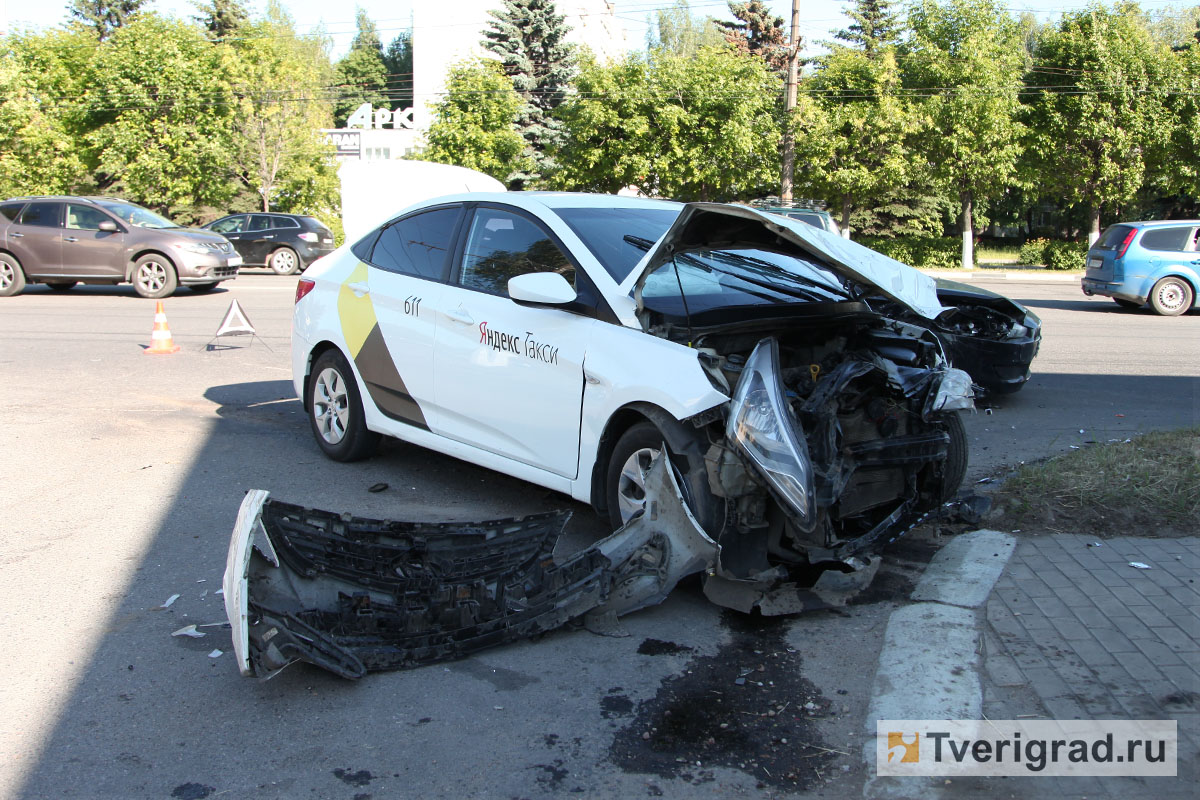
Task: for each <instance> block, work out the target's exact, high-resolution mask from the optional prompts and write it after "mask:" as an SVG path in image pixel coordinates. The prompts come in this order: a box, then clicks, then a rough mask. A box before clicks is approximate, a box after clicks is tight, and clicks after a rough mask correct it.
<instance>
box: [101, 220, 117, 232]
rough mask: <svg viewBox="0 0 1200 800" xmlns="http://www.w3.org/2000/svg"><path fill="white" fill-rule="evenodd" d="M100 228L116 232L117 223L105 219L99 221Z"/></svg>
mask: <svg viewBox="0 0 1200 800" xmlns="http://www.w3.org/2000/svg"><path fill="white" fill-rule="evenodd" d="M100 230H102V231H108V232H109V233H116V232H117V223H115V222H113V221H112V220H111V219H106V220H104V221H102V222H101V223H100Z"/></svg>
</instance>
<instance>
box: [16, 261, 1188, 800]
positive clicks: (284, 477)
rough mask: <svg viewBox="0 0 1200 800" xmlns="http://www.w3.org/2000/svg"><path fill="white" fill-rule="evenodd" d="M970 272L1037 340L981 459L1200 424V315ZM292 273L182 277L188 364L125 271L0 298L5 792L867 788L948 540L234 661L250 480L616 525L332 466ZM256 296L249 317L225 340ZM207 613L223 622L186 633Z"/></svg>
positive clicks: (419, 512)
mask: <svg viewBox="0 0 1200 800" xmlns="http://www.w3.org/2000/svg"><path fill="white" fill-rule="evenodd" d="M977 282H978V283H980V284H981V285H987V286H988V287H989V288H993V289H996V290H998V291H1002V292H1005V293H1007V294H1010V295H1011V296H1013V297H1016V298H1018V299H1020V300H1021V301H1023V302H1025V303H1026V304H1027V305H1029V306H1030V307H1031V308H1033V309H1035V310H1036V311H1037V313H1038V314H1040V315H1041V316H1042V318H1043V320H1044V324H1045V341H1044V344H1043V347H1042V352H1041V354H1040V355H1039V357H1038V360H1037V361H1036V362H1035V364H1034V368H1035V375H1034V378H1033V380H1032V381H1031V382H1030V384H1029V385H1028V386H1027V387H1026V388H1025V389H1024V390H1023V391H1021V392H1020V393H1018V394H1017V395H1015V396H1012V397H1008V398H1003V399H1002V400H998V401H995V402H994V403H993V404H992V409H993V410H992V413H990V414H987V413H984V412H980V413H978V414H976V415H973V416H971V417H969V418H968V419H967V427H968V433H969V436H970V438H971V442H972V448H973V449H972V465H971V468H970V479H971V480H977V479H978V478H980V477H982V476H986V475H992V474H1000V473H1003V471H1004V470H1005V469H1006V468H1007V467H1009V466H1011V465H1013V464H1015V463H1017V462H1019V461H1023V460H1030V459H1036V458H1042V457H1045V456H1047V455H1052V454H1055V453H1058V452H1064V451H1066V450H1068V449H1069V448H1070V447H1071V446H1072V445H1075V446H1081V445H1082V444H1083V443H1085V442H1087V441H1099V442H1103V441H1107V440H1109V439H1124V438H1125V437H1127V436H1129V435H1131V434H1133V433H1135V432H1139V431H1146V430H1151V429H1160V428H1178V427H1183V426H1188V425H1195V424H1197V423H1198V422H1200V388H1198V387H1200V314H1196V313H1193V314H1190V315H1188V316H1186V317H1184V318H1177V319H1164V318H1159V317H1155V316H1152V315H1150V314H1149V313H1148V312H1131V311H1125V310H1122V309H1119V308H1118V307H1117V306H1116V305H1115V304H1114V303H1112V302H1111V301H1108V300H1102V299H1098V298H1096V299H1089V298H1085V297H1084V296H1083V295H1082V294H1081V293H1080V292H1079V289H1078V285H1077V284H1076V283H1074V282H1018V281H1000V280H989V279H982V280H978V281H977ZM224 287H228V288H224ZM293 287H294V280H290V279H286V278H278V277H275V276H272V275H265V274H259V275H243V276H242V277H240V278H239V279H238V280H237V281H236V282H233V283H231V284H223V287H222V289H219V290H218V291H216V292H213V293H211V294H208V295H195V294H191V293H190V292H188V291H186V290H181V291H180V292H179V293H178V295H177V296H175V297H173V298H170V299H169V300H167V301H166V310H167V314H168V319H169V322H170V327H171V331H172V333H173V335H174V338H175V341H176V343H178V344H180V345H181V346H182V350H181V351H180V352H179V353H176V354H174V355H169V356H146V355H143V354H142V350H143V348H144V347H146V346H148V344H149V342H150V333H151V329H152V327H153V313H154V303H153V302H152V301H148V300H143V299H140V298H138V297H136V296H135V295H134V294H133V292H132V290H131V289H130V288H129V287H115V288H103V287H79V288H78V289H76V290H74V291H72V292H69V293H66V294H58V293H52V292H50V291H49V290H48V289H46V288H45V287H40V286H34V287H30V288H29V289H27V290H26V292H25V293H24V294H22V295H21V296H19V297H16V298H8V299H4V300H2V301H0V341H3V342H4V347H3V348H2V349H0V375H3V377H4V381H3V385H4V387H5V389H6V392H7V394H6V396H7V397H8V400H7V402H6V404H5V406H6V410H7V414H6V419H7V423H6V425H5V434H6V436H5V442H4V446H3V448H2V449H0V476H2V481H3V482H2V483H0V486H2V487H3V488H0V520H2V521H3V530H4V535H3V536H2V537H0V587H2V588H3V591H2V592H0V620H2V622H0V626H3V627H2V631H3V637H2V639H0V641H3V642H4V646H3V648H2V649H0V677H2V680H0V719H2V720H4V724H3V725H0V797H79V798H110V797H111V798H133V797H138V798H140V797H163V798H171V797H174V798H202V797H217V796H231V797H248V796H253V797H266V798H271V797H279V798H294V797H301V796H306V797H307V796H312V797H329V798H340V797H344V798H347V800H349V799H350V798H365V797H376V798H382V797H405V798H407V797H456V798H457V797H497V798H499V797H506V798H507V797H529V798H537V797H550V796H556V795H559V794H571V793H576V792H581V793H583V794H584V795H585V796H589V797H622V798H624V797H638V796H666V797H718V796H719V797H725V796H731V795H736V796H746V797H778V796H799V795H804V794H807V793H816V792H822V793H823V795H824V796H826V797H843V796H845V797H849V796H861V789H862V782H863V780H864V779H865V777H866V775H865V772H864V768H863V766H862V764H861V758H860V756H859V755H858V753H859V752H861V751H860V749H859V748H858V747H856V742H857V741H858V740H857V739H856V738H855V737H856V736H861V734H860V733H858V732H859V731H861V729H862V721H863V717H864V715H865V713H866V711H865V707H866V702H867V692H868V689H869V686H870V684H871V681H872V678H873V676H874V671H875V665H876V659H877V656H878V653H879V648H880V638H881V636H882V632H883V630H882V628H883V624H884V621H885V620H886V618H887V614H888V613H889V612H890V611H891V609H892V608H893V607H895V600H894V598H897V597H899V596H901V595H902V594H903V593H904V591H903V590H904V589H905V588H906V587H908V586H911V581H912V579H913V577H915V575H917V574H918V573H919V571H920V568H921V566H922V563H923V562H924V561H925V560H927V559H928V557H929V556H930V554H931V548H930V546H929V544H928V542H917V541H913V542H906V541H905V540H902V541H901V542H900V543H899V545H898V546H897V547H896V548H895V549H894V550H893V551H892V552H891V554H890V556H891V561H890V563H889V565H888V567H887V569H886V574H881V577H882V579H881V580H880V581H877V585H876V586H875V587H874V588H873V590H872V592H870V593H869V594H870V596H869V597H868V598H866V599H867V600H868V602H865V603H864V604H861V605H857V606H854V607H852V608H849V609H846V610H843V611H838V612H818V613H815V614H811V615H808V616H805V617H801V618H797V619H789V620H781V621H775V622H772V623H768V624H764V625H758V626H754V625H748V624H747V623H746V621H745V620H741V619H739V618H737V617H736V616H735V615H730V614H723V613H721V612H720V611H719V610H718V609H716V608H715V607H713V606H711V605H710V604H708V603H707V602H706V601H705V599H704V598H703V595H701V594H700V592H699V591H698V589H697V586H696V585H695V584H685V585H684V586H681V587H680V588H679V590H678V591H677V592H676V593H675V594H674V595H673V596H672V597H671V598H670V599H669V600H668V601H667V602H666V603H665V604H663V605H662V606H660V607H659V608H655V609H651V610H648V611H645V612H641V613H639V614H635V615H632V616H630V617H627V618H626V619H625V621H624V624H625V627H626V628H627V629H628V631H629V633H630V634H631V635H630V636H629V637H626V638H605V637H599V636H595V635H593V634H590V633H587V632H584V631H580V630H572V631H562V632H558V633H555V634H552V635H549V636H546V637H544V638H542V639H541V640H539V641H532V642H524V643H521V644H516V645H512V646H508V647H504V648H500V649H496V650H492V651H488V652H485V653H483V654H480V655H478V656H476V657H473V658H469V659H466V660H463V661H459V662H455V663H452V664H448V665H445V666H441V665H439V666H434V667H427V668H423V669H418V670H413V671H408V672H402V673H391V674H384V675H373V676H370V677H368V678H367V679H365V680H363V681H361V682H358V683H349V682H345V681H341V680H339V679H336V678H332V677H331V676H329V675H327V674H325V673H322V672H320V671H317V670H313V669H308V668H306V667H303V666H299V667H293V668H290V669H289V670H286V671H285V672H284V673H283V674H281V675H280V676H279V677H277V678H276V679H274V680H272V681H270V682H267V683H260V682H257V681H255V680H252V679H247V678H242V677H239V676H238V674H237V672H236V669H235V667H234V665H233V661H232V658H231V654H230V652H229V651H230V647H229V640H228V633H227V631H225V630H224V629H222V628H221V627H220V623H221V622H223V620H224V610H223V606H222V603H221V598H220V597H219V596H217V595H215V590H216V589H218V588H219V586H220V579H221V574H222V571H223V569H224V559H225V548H226V546H227V543H228V536H229V531H230V528H231V526H232V523H233V519H234V515H235V514H236V510H237V506H238V503H239V502H240V499H241V497H242V494H243V492H244V491H245V490H246V489H248V488H263V489H268V490H270V491H271V492H272V494H273V495H274V496H276V497H278V498H279V499H282V500H287V501H291V502H297V503H303V504H306V505H312V506H317V507H323V508H330V509H336V510H347V511H353V512H354V513H357V514H364V515H372V516H383V517H395V518H409V519H430V520H471V519H480V518H495V517H497V516H503V515H512V514H523V513H530V512H533V511H539V510H546V509H550V508H559V507H569V508H572V509H573V510H574V511H575V512H576V513H575V516H574V517H573V519H572V522H571V524H570V526H569V532H570V534H571V536H570V539H571V542H572V543H575V544H580V543H586V542H588V541H590V540H591V539H594V538H595V537H598V536H600V535H602V534H603V528H602V527H601V526H600V524H599V523H598V521H597V520H596V519H595V518H594V515H592V514H591V512H590V511H589V510H588V509H586V508H584V507H582V506H579V505H578V504H573V503H571V502H570V501H569V500H567V499H566V498H564V497H562V496H560V495H555V494H553V493H550V492H547V491H545V490H543V489H540V488H538V487H534V486H531V485H529V484H525V483H522V482H520V481H516V480H513V479H510V478H507V477H504V476H501V475H498V474H496V473H492V472H489V471H487V470H482V469H478V468H475V467H472V466H469V465H466V464H463V463H461V462H457V461H455V460H453V459H449V458H445V457H442V456H438V455H435V454H432V453H429V452H427V451H423V450H419V449H416V448H411V447H405V446H401V445H398V444H391V445H389V446H386V447H385V448H384V450H383V452H382V453H381V454H380V456H378V457H376V458H375V459H372V460H370V461H367V462H363V463H359V464H351V465H343V464H335V463H332V462H330V461H327V460H325V459H324V458H323V457H322V456H321V454H320V452H319V450H318V449H317V447H316V445H315V444H314V443H313V442H312V439H311V436H310V434H309V431H308V427H307V424H306V422H305V419H304V416H303V414H302V411H301V408H300V405H299V403H298V401H297V400H296V399H295V397H294V394H293V391H292V387H291V382H290V369H289V361H288V331H289V326H290V314H291V306H292V301H291V297H292V292H293ZM235 298H236V299H237V300H238V301H239V303H240V304H241V305H242V307H243V308H244V309H245V311H246V313H247V315H248V316H249V318H250V320H251V321H252V323H253V324H254V325H255V326H256V328H257V331H258V335H259V337H260V338H258V339H254V340H252V339H251V338H250V337H240V338H236V339H227V340H224V341H223V342H221V343H218V345H217V346H216V347H215V348H213V349H208V348H207V347H206V345H207V344H208V343H209V342H210V341H211V340H212V337H213V334H214V333H215V331H216V329H217V327H218V325H219V323H220V321H221V318H222V316H223V315H224V313H225V311H226V309H227V308H228V306H229V304H230V301H231V300H233V299H235ZM379 482H384V483H387V484H388V485H389V488H388V489H387V490H386V491H384V492H381V493H378V494H372V493H369V492H367V487H369V486H371V485H372V484H375V483H379ZM176 594H178V595H179V598H178V599H177V600H176V601H175V602H174V603H172V604H171V605H170V607H169V608H160V606H162V605H163V604H164V602H165V601H167V599H168V598H170V597H172V596H173V595H176ZM191 623H197V624H201V625H204V624H215V625H214V626H213V627H208V628H202V629H201V630H204V631H206V632H207V635H206V636H205V637H204V638H201V639H188V638H180V637H174V638H173V637H172V636H171V635H170V634H171V632H172V631H174V630H176V629H178V628H181V627H183V626H185V625H188V624H191ZM216 650H221V651H223V653H222V654H219V655H215V654H214V651H216ZM760 667H761V668H762V669H761V670H760V669H759V668H760ZM739 678H742V679H745V680H742V681H741V683H738V679H739ZM757 684H762V685H761V686H759V685H757ZM806 704H809V705H811V708H810V707H808V705H806ZM781 707H782V708H783V710H782V711H780V710H779V709H780V708H781ZM769 712H770V713H769ZM722 725H723V727H722ZM647 735H648V736H649V738H644V737H645V736H647Z"/></svg>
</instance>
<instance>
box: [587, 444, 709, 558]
mask: <svg viewBox="0 0 1200 800" xmlns="http://www.w3.org/2000/svg"><path fill="white" fill-rule="evenodd" d="M666 438H667V437H665V436H664V435H663V433H662V432H661V431H660V430H659V429H658V427H657V426H656V425H654V423H652V422H639V423H638V424H636V425H634V426H633V427H631V428H630V429H629V430H627V431H625V433H624V434H623V435H622V436H621V438H620V439H618V440H617V444H616V447H614V448H613V452H612V456H611V457H610V458H609V461H608V473H607V480H606V483H605V494H606V497H605V500H606V502H607V505H608V517H609V521H610V522H611V523H612V527H613V529H614V530H615V529H617V528H620V527H621V526H622V525H624V524H626V523H627V522H629V520H631V519H632V518H633V517H634V516H635V515H636V514H637V513H638V512H639V511H641V510H642V509H644V508H645V506H646V475H647V473H648V472H649V470H650V464H651V463H652V462H653V461H654V459H655V458H656V457H657V456H658V454H659V451H660V450H661V449H662V446H663V442H664V440H665V439H666ZM668 454H669V457H670V461H671V464H670V465H671V468H672V469H673V470H674V471H675V479H676V481H677V482H678V483H679V488H680V491H681V492H682V494H683V499H684V502H685V503H687V506H688V508H689V509H690V510H691V512H692V514H693V515H694V516H695V517H696V521H697V522H699V523H700V527H702V528H704V530H705V532H707V533H708V534H709V535H710V536H714V537H715V536H718V535H720V528H721V527H722V524H723V522H724V516H725V505H724V502H723V501H722V500H720V499H719V498H716V497H714V496H713V494H712V492H711V491H710V490H709V488H708V473H707V471H706V469H705V466H704V451H703V448H702V446H701V443H700V442H699V441H698V440H695V441H693V442H691V443H689V446H687V447H686V448H684V452H682V453H676V452H674V451H673V450H670V449H669V450H668Z"/></svg>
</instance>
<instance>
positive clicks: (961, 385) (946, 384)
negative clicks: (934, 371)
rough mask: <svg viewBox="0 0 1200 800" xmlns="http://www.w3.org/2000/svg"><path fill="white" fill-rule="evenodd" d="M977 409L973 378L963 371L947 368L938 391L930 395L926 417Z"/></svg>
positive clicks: (927, 401) (939, 382)
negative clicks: (938, 413)
mask: <svg viewBox="0 0 1200 800" xmlns="http://www.w3.org/2000/svg"><path fill="white" fill-rule="evenodd" d="M974 407H975V391H974V390H973V389H972V388H971V376H970V375H968V374H967V373H965V372H963V371H962V370H961V369H954V368H952V367H951V368H947V369H946V371H945V372H943V373H942V379H941V380H940V381H938V385H937V391H936V392H932V393H931V394H929V395H928V398H927V400H926V409H925V415H926V416H928V415H929V414H934V413H937V412H939V411H966V410H969V409H972V408H974Z"/></svg>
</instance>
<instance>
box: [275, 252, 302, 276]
mask: <svg viewBox="0 0 1200 800" xmlns="http://www.w3.org/2000/svg"><path fill="white" fill-rule="evenodd" d="M267 266H269V267H270V268H271V270H272V271H273V272H274V273H275V274H276V275H295V274H296V272H297V271H298V270H299V269H300V256H298V255H296V251H295V250H293V249H292V248H290V247H281V248H279V249H278V250H276V251H275V252H274V253H271V257H270V258H268V259H267Z"/></svg>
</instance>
